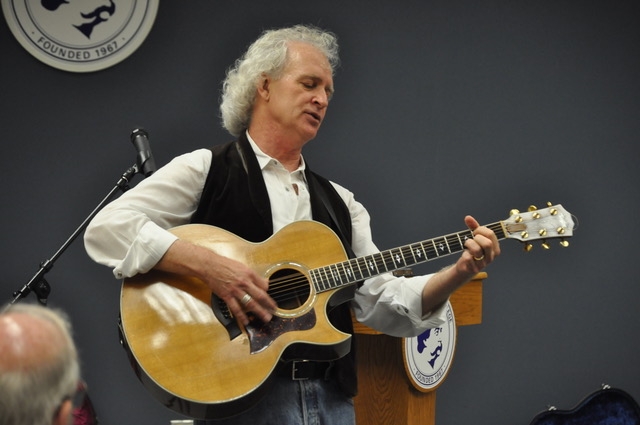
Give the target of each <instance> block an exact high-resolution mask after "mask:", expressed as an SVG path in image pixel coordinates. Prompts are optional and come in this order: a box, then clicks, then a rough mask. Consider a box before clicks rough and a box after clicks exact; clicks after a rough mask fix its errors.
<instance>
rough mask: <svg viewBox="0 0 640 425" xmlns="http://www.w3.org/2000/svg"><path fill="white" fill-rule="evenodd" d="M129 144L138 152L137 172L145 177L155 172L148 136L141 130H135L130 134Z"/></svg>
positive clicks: (154, 162)
mask: <svg viewBox="0 0 640 425" xmlns="http://www.w3.org/2000/svg"><path fill="white" fill-rule="evenodd" d="M131 143H133V146H134V147H135V148H136V151H138V155H137V157H136V164H137V165H138V171H140V172H142V174H144V176H145V177H149V176H150V175H151V174H153V173H155V171H156V170H157V168H156V161H155V160H154V159H153V154H152V153H151V147H150V146H149V134H148V133H147V131H146V130H144V129H142V128H136V129H135V130H133V132H131Z"/></svg>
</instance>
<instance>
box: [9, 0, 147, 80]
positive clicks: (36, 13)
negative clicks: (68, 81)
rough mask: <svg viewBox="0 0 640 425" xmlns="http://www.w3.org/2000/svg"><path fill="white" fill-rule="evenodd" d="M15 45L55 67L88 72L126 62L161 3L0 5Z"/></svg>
mask: <svg viewBox="0 0 640 425" xmlns="http://www.w3.org/2000/svg"><path fill="white" fill-rule="evenodd" d="M1 1H2V11H3V12H4V16H5V19H6V21H7V24H8V25H9V28H10V29H11V32H12V33H13V35H14V36H15V37H16V39H17V40H18V42H20V44H21V45H22V47H24V48H25V49H26V50H27V51H28V52H29V53H31V54H32V55H33V56H34V57H36V58H37V59H38V60H40V61H42V62H44V63H46V64H47V65H50V66H52V67H54V68H58V69H62V70H64V71H73V72H92V71H99V70H101V69H105V68H108V67H110V66H112V65H115V64H117V63H118V62H120V61H122V60H124V59H125V58H127V57H128V56H129V55H130V54H132V53H133V52H134V51H135V50H136V49H137V48H138V47H140V45H141V44H142V42H143V41H144V39H145V38H146V37H147V35H148V34H149V31H151V27H152V26H153V22H154V21H155V17H156V13H157V11H158V1H159V0H104V1H98V0H1Z"/></svg>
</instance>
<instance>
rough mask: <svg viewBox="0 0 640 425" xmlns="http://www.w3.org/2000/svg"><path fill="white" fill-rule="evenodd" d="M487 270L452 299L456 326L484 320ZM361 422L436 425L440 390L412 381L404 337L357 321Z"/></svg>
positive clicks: (363, 424)
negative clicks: (423, 387)
mask: <svg viewBox="0 0 640 425" xmlns="http://www.w3.org/2000/svg"><path fill="white" fill-rule="evenodd" d="M486 277H487V274H486V273H484V272H483V273H479V274H477V275H476V276H475V277H474V279H473V280H471V281H470V282H468V283H467V284H465V285H464V286H462V287H460V288H459V289H458V290H457V291H456V292H455V293H453V295H452V296H451V298H450V302H451V307H452V309H453V313H454V316H455V321H456V326H465V325H477V324H479V323H481V322H482V282H483V280H484V279H485V278H486ZM354 328H355V334H356V335H355V337H356V346H357V348H356V349H357V362H358V382H359V386H358V395H357V396H356V398H355V400H354V401H355V409H356V422H357V424H358V425H369V424H378V425H418V424H420V425H435V416H436V391H435V390H434V391H430V392H421V391H419V390H417V389H416V388H415V387H414V386H413V384H412V383H411V381H410V378H409V376H407V372H406V371H405V364H404V358H403V350H402V347H403V338H397V337H391V336H388V335H384V334H381V333H379V332H377V331H374V330H373V329H371V328H368V327H366V326H364V325H362V324H360V323H358V322H355V321H354Z"/></svg>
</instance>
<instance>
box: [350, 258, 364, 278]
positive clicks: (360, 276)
mask: <svg viewBox="0 0 640 425" xmlns="http://www.w3.org/2000/svg"><path fill="white" fill-rule="evenodd" d="M350 263H351V265H352V268H353V265H354V264H355V266H356V268H357V273H356V276H358V278H357V279H356V280H364V273H362V269H361V268H360V259H358V258H356V259H353V260H351V261H350Z"/></svg>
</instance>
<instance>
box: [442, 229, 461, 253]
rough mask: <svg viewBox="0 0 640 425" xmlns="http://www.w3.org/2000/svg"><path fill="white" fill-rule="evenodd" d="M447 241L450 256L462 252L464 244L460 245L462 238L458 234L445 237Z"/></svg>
mask: <svg viewBox="0 0 640 425" xmlns="http://www.w3.org/2000/svg"><path fill="white" fill-rule="evenodd" d="M445 240H446V241H447V247H448V248H449V254H451V253H454V252H458V251H461V250H462V248H463V247H462V244H461V243H460V237H459V236H458V234H457V233H455V234H453V235H449V236H447V237H445Z"/></svg>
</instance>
